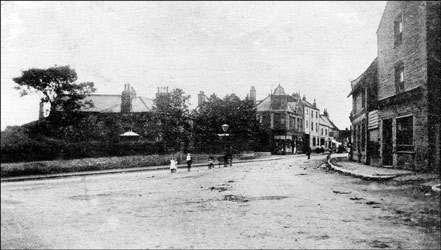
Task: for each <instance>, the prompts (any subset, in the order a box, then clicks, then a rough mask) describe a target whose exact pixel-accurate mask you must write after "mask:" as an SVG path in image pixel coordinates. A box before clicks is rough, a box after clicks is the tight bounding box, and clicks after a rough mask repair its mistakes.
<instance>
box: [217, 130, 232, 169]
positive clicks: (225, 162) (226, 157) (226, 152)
mask: <svg viewBox="0 0 441 250" xmlns="http://www.w3.org/2000/svg"><path fill="white" fill-rule="evenodd" d="M221 127H222V130H223V131H224V133H223V134H218V136H220V137H227V136H230V134H228V133H227V131H228V128H229V127H230V125H228V124H223V125H222V126H221ZM223 141H224V151H225V154H224V167H226V166H227V165H228V161H229V163H230V166H232V165H233V159H232V157H231V159H230V154H229V153H228V149H227V140H226V139H223Z"/></svg>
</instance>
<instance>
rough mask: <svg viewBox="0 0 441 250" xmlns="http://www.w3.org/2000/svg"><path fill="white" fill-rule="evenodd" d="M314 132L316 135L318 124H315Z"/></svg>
mask: <svg viewBox="0 0 441 250" xmlns="http://www.w3.org/2000/svg"><path fill="white" fill-rule="evenodd" d="M315 132H317V133H318V123H315Z"/></svg>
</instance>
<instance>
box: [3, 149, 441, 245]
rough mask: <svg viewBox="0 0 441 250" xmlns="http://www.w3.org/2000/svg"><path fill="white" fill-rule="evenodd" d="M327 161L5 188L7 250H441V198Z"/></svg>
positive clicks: (286, 159) (299, 159) (287, 160)
mask: <svg viewBox="0 0 441 250" xmlns="http://www.w3.org/2000/svg"><path fill="white" fill-rule="evenodd" d="M324 158H325V156H324V155H313V156H312V157H311V159H310V160H307V159H306V157H305V156H304V155H296V156H283V157H282V159H280V160H277V161H272V162H268V161H266V162H253V163H244V164H236V165H234V164H233V166H232V167H227V168H218V166H217V165H216V168H215V169H212V170H208V169H207V168H194V169H192V171H191V172H187V171H186V170H183V169H179V170H178V173H177V174H170V173H169V171H156V172H136V173H120V174H111V175H97V176H87V177H71V178H62V179H51V180H39V181H26V182H11V183H2V184H1V218H2V219H1V232H2V234H1V248H2V249H6V248H32V249H34V248H87V249H90V248H101V249H107V248H307V249H311V248H315V249H317V248H340V249H342V248H345V249H354V248H358V249H366V248H368V249H372V248H403V249H404V248H412V249H432V248H439V244H440V228H439V224H438V225H437V224H436V223H437V222H438V223H439V208H438V205H439V204H437V203H438V202H439V198H438V197H434V195H433V194H432V195H431V196H428V195H425V193H424V192H420V191H418V190H409V189H410V188H411V186H409V185H403V186H393V185H386V184H382V183H378V182H373V181H364V180H360V179H356V178H353V177H350V176H344V175H341V174H338V173H334V172H328V171H326V170H325V169H324V168H322V167H318V165H320V162H322V161H323V160H324ZM437 216H438V217H437ZM436 218H438V220H435V219H436Z"/></svg>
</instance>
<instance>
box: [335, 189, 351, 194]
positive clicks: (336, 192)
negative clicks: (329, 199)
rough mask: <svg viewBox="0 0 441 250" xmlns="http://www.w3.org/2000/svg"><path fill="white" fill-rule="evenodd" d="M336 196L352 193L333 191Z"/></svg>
mask: <svg viewBox="0 0 441 250" xmlns="http://www.w3.org/2000/svg"><path fill="white" fill-rule="evenodd" d="M332 192H334V194H350V193H351V192H345V191H338V190H332Z"/></svg>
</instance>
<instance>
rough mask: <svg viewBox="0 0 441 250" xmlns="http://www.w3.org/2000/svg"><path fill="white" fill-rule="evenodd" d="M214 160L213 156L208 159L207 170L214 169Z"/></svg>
mask: <svg viewBox="0 0 441 250" xmlns="http://www.w3.org/2000/svg"><path fill="white" fill-rule="evenodd" d="M213 162H214V158H213V156H210V157H208V169H212V168H213V167H214V164H213Z"/></svg>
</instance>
